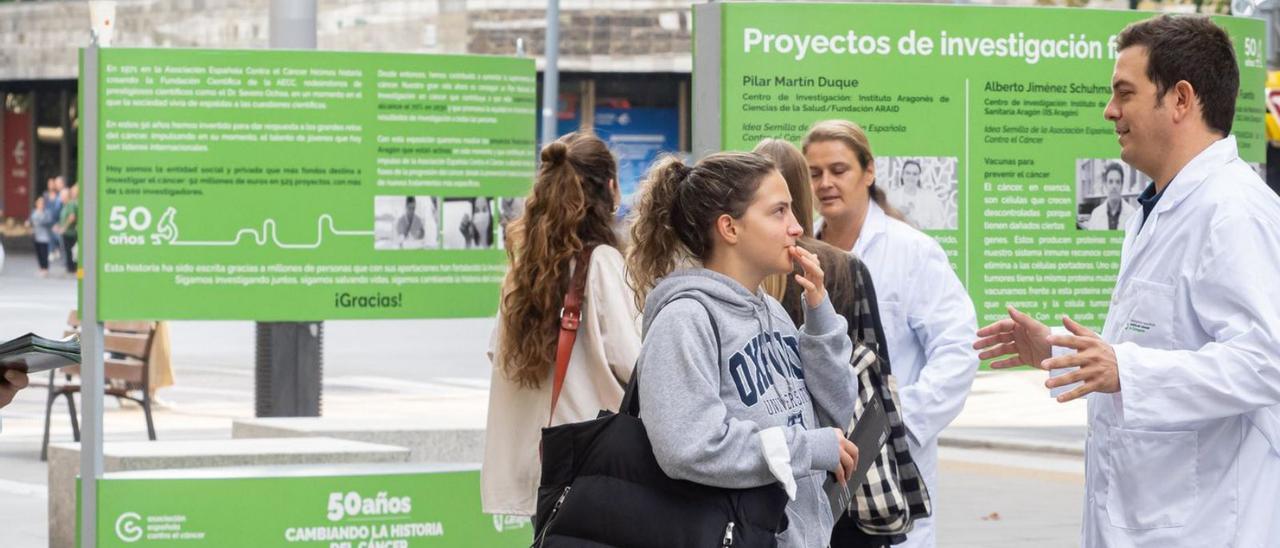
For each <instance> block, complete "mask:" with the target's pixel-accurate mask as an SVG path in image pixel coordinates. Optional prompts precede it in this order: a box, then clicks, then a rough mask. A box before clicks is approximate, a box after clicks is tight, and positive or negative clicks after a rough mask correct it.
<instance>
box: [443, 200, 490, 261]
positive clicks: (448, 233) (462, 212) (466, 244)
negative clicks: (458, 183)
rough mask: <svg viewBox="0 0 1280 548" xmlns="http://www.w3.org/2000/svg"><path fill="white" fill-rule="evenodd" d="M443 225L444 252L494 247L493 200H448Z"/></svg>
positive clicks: (445, 202) (445, 205) (445, 203)
mask: <svg viewBox="0 0 1280 548" xmlns="http://www.w3.org/2000/svg"><path fill="white" fill-rule="evenodd" d="M442 223H443V225H442V226H443V227H444V248H445V249H489V248H492V247H494V232H495V228H494V215H493V199H492V198H485V197H479V196H477V197H475V198H445V200H444V220H443V221H442Z"/></svg>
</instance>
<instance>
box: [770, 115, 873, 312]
mask: <svg viewBox="0 0 1280 548" xmlns="http://www.w3.org/2000/svg"><path fill="white" fill-rule="evenodd" d="M755 152H756V153H757V154H761V155H763V156H765V157H766V158H769V159H771V160H773V163H774V165H776V166H777V167H778V172H779V173H781V174H782V178H783V179H785V180H786V181H787V189H788V190H790V191H791V211H792V213H793V214H795V216H796V221H797V222H799V224H800V228H802V229H804V235H803V236H801V237H800V239H799V240H797V241H796V245H798V246H800V247H801V248H802V249H804V250H806V251H809V252H811V253H813V254H814V255H817V256H818V265H819V266H820V267H822V272H823V274H824V278H825V279H826V281H825V283H824V285H825V286H826V289H827V294H828V295H830V297H831V302H832V303H833V304H837V305H838V304H841V303H844V302H848V301H851V300H852V299H853V298H854V297H855V296H856V295H854V287H853V272H852V271H851V270H850V269H849V256H848V255H847V254H846V253H845V252H844V251H841V250H839V249H836V248H835V247H834V246H832V245H830V244H828V243H826V242H823V241H819V240H817V239H815V238H814V237H813V186H812V185H811V184H809V162H808V161H806V160H805V159H804V153H803V152H800V149H798V148H796V146H795V145H793V144H791V143H789V142H787V141H783V140H781V139H765V140H763V141H760V144H758V145H756V148H755ZM796 273H797V272H793V273H791V274H775V275H773V276H769V277H768V278H765V280H764V290H765V292H766V293H768V294H769V295H771V296H773V298H775V299H778V302H780V303H782V307H783V308H784V309H786V311H787V314H788V315H790V316H791V320H792V321H793V322H795V324H796V325H797V326H798V325H800V324H801V323H803V322H804V309H803V304H802V301H801V298H802V293H803V291H804V290H803V289H801V288H800V286H799V284H797V283H796V282H795V280H794V279H793V278H792V274H796ZM837 310H839V309H837Z"/></svg>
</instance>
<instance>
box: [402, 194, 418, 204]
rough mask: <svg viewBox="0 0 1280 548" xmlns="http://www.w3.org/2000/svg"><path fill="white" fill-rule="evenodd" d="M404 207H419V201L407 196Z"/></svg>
mask: <svg viewBox="0 0 1280 548" xmlns="http://www.w3.org/2000/svg"><path fill="white" fill-rule="evenodd" d="M404 205H418V200H417V198H414V197H413V196H405V198H404Z"/></svg>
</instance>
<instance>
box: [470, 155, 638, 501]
mask: <svg viewBox="0 0 1280 548" xmlns="http://www.w3.org/2000/svg"><path fill="white" fill-rule="evenodd" d="M617 171H618V169H617V164H616V163H615V162H614V159H613V156H612V155H611V154H610V153H609V149H608V147H606V146H605V144H604V142H603V141H601V140H600V139H599V138H597V137H595V136H594V135H589V134H581V133H570V134H569V135H565V136H564V137H561V138H560V139H559V140H557V141H555V142H553V143H551V144H549V145H547V146H546V147H544V148H543V150H542V165H541V167H540V168H539V170H538V176H537V179H536V180H535V181H534V184H533V190H532V191H531V192H530V194H529V197H528V199H527V200H526V202H525V209H524V213H523V215H521V217H520V218H518V219H517V220H515V221H514V222H512V223H511V225H510V227H509V228H508V230H507V231H506V234H507V242H506V248H507V254H508V257H509V259H510V261H511V270H510V271H509V272H508V274H507V278H506V280H505V281H504V283H503V288H502V303H501V307H500V310H499V312H498V324H497V326H496V327H495V328H494V332H493V336H492V337H491V341H490V348H489V357H490V360H491V361H492V363H493V377H492V382H491V384H490V391H489V415H488V424H487V428H486V432H485V453H484V465H483V467H482V469H481V502H482V506H483V509H484V511H485V512H487V513H490V514H504V515H520V516H532V515H533V514H534V511H535V507H536V501H537V488H538V481H539V478H540V475H541V460H540V459H539V456H538V444H539V441H540V440H541V429H542V427H544V426H547V424H548V422H550V424H552V425H556V424H564V423H571V422H579V421H584V420H589V419H594V418H595V417H596V415H597V414H598V413H599V412H600V410H601V409H611V410H617V408H618V405H619V403H621V401H622V392H623V388H624V387H625V386H626V383H627V382H628V381H629V380H630V379H631V370H632V367H633V366H634V364H635V360H636V356H637V355H638V354H639V352H640V330H639V324H638V316H639V313H638V312H637V310H636V306H635V298H634V297H633V294H632V292H631V290H630V288H629V287H628V286H627V284H626V275H625V271H624V266H623V258H622V254H621V253H620V252H619V250H618V243H617V238H616V236H615V235H614V231H613V227H612V220H613V217H614V211H615V210H616V208H617V206H618V201H619V193H618V184H617ZM586 246H595V251H594V252H593V253H592V254H591V263H590V267H589V269H588V270H587V281H586V287H585V289H584V291H583V298H582V303H583V304H582V311H581V313H582V320H581V324H580V325H579V327H578V335H577V339H576V340H575V341H574V345H573V352H572V354H571V356H570V359H569V366H568V371H567V374H566V376H565V381H564V388H563V391H562V392H561V394H560V399H559V401H558V402H557V405H556V409H555V414H554V416H551V391H552V383H553V380H552V379H553V375H554V370H555V356H556V346H557V343H558V335H559V325H560V310H561V306H562V304H563V301H564V295H565V292H566V290H567V289H568V287H569V278H570V274H571V272H572V271H573V270H574V269H576V268H580V267H581V265H576V264H573V263H574V258H575V257H577V256H578V253H579V252H580V251H581V250H582V249H583V248H584V247H586ZM548 419H549V420H548Z"/></svg>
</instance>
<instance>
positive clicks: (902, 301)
mask: <svg viewBox="0 0 1280 548" xmlns="http://www.w3.org/2000/svg"><path fill="white" fill-rule="evenodd" d="M803 150H804V154H805V159H806V160H808V162H809V171H810V178H811V183H812V184H813V191H814V195H815V199H816V201H817V204H818V213H819V214H820V215H821V216H822V220H823V224H822V226H821V228H820V229H819V230H818V237H819V239H821V240H823V241H825V242H827V243H829V244H832V245H834V246H836V247H838V248H840V249H845V250H850V251H852V252H853V253H854V254H855V255H857V256H858V258H859V259H862V262H864V263H866V265H867V268H868V269H869V270H870V271H871V280H872V281H873V282H874V283H875V287H876V294H877V297H878V301H879V302H878V304H879V308H880V318H881V320H882V322H883V323H884V329H885V337H886V338H887V339H888V346H889V361H890V363H891V365H892V368H893V374H894V376H895V377H896V378H897V381H898V393H899V395H900V396H901V403H902V405H901V409H902V419H903V423H904V424H905V425H906V427H907V444H908V447H909V448H910V449H911V456H912V457H914V459H915V461H916V464H917V465H918V466H919V468H920V473H921V474H922V475H923V476H924V479H925V485H926V486H927V487H928V489H929V492H930V494H931V495H932V498H933V501H934V504H933V507H934V508H935V509H936V508H937V499H938V496H937V485H938V434H939V433H940V432H941V431H942V429H943V428H946V427H947V425H948V424H950V423H951V421H952V420H954V419H955V418H956V416H957V415H959V414H960V410H961V409H962V408H963V407H964V402H965V399H966V398H967V397H968V396H969V387H970V386H971V385H972V384H973V378H974V375H975V374H976V373H977V370H978V355H977V352H976V351H974V350H973V348H972V346H971V345H972V342H973V333H974V330H975V329H977V325H978V322H977V315H976V313H975V311H974V307H973V301H972V300H970V299H969V295H968V293H966V292H965V289H964V286H963V285H961V283H960V279H959V278H958V277H957V276H956V273H955V271H954V270H952V268H951V263H950V261H949V260H948V259H947V256H946V253H945V252H944V251H943V250H942V247H941V246H939V245H938V243H937V242H936V241H934V239H933V238H931V237H929V236H928V235H926V234H925V233H923V232H920V231H919V230H916V229H914V228H912V227H911V226H910V225H908V224H907V223H905V222H903V221H902V216H901V214H899V213H898V212H897V211H896V210H895V209H893V207H892V206H890V205H889V203H888V200H887V199H886V198H885V194H884V192H883V191H882V190H880V189H879V188H877V186H876V184H875V158H874V157H873V156H872V154H871V145H870V143H869V142H868V140H867V136H866V134H865V133H864V132H863V131H862V128H860V127H858V125H857V124H855V123H853V122H849V121H846V120H827V121H823V122H818V123H816V124H814V125H813V127H812V128H810V129H809V133H808V134H807V135H806V136H805V140H804V145H803ZM933 521H934V520H933V518H929V519H923V520H919V521H916V522H915V526H914V528H913V529H912V530H911V532H909V533H908V534H907V541H906V543H905V544H897V545H894V546H895V547H898V546H907V547H911V548H919V547H932V546H935V545H936V544H937V540H936V535H935V532H934V527H933ZM834 545H835V543H834V541H833V546H834Z"/></svg>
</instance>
